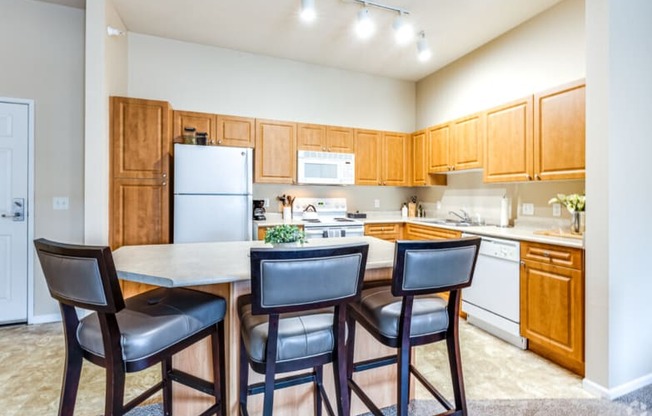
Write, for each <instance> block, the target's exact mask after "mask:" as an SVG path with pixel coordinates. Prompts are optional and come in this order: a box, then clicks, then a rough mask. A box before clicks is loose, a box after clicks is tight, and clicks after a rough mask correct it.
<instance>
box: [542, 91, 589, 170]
mask: <svg viewBox="0 0 652 416" xmlns="http://www.w3.org/2000/svg"><path fill="white" fill-rule="evenodd" d="M584 95H585V86H584V81H582V82H579V83H578V82H576V83H573V84H568V85H565V86H563V87H561V88H556V89H554V90H552V91H547V92H544V93H541V94H537V95H535V96H534V170H535V179H536V180H543V181H545V180H558V179H583V178H584V172H585V166H586V163H585V135H586V134H585V112H586V111H585V108H586V105H585V98H584Z"/></svg>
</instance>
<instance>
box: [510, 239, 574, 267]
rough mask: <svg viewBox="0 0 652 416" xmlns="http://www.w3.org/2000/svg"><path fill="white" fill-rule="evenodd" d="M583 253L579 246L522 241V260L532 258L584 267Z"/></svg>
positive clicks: (539, 260) (561, 264) (549, 262)
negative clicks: (571, 246)
mask: <svg viewBox="0 0 652 416" xmlns="http://www.w3.org/2000/svg"><path fill="white" fill-rule="evenodd" d="M582 254H583V253H582V250H581V249H579V248H570V247H562V246H556V245H551V244H540V243H529V242H522V243H521V260H532V261H538V262H540V263H547V264H554V265H557V266H564V267H570V268H572V269H582Z"/></svg>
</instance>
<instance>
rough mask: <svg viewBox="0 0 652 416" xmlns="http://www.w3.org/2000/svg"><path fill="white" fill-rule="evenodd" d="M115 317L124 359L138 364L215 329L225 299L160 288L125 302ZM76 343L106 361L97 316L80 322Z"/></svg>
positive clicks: (183, 290)
mask: <svg viewBox="0 0 652 416" xmlns="http://www.w3.org/2000/svg"><path fill="white" fill-rule="evenodd" d="M125 304H126V308H125V309H123V310H121V311H120V312H118V313H117V314H116V319H117V321H118V326H119V327H120V331H121V339H120V343H121V344H122V359H123V360H125V361H136V360H140V359H143V358H145V357H149V356H151V355H154V354H156V353H158V352H160V351H162V350H164V349H166V348H167V347H169V346H171V345H174V344H176V343H178V342H180V341H181V340H184V339H186V338H188V337H189V336H191V335H193V334H195V333H196V332H199V331H201V330H202V329H204V328H207V327H209V326H212V325H215V324H216V323H218V322H219V321H221V320H223V319H224V315H225V313H226V302H225V300H224V299H222V298H218V297H216V296H213V295H210V294H207V293H203V292H199V291H197V290H191V289H184V288H172V289H167V288H158V289H154V290H151V291H149V292H145V293H141V294H139V295H136V296H134V297H131V298H129V299H126V300H125ZM77 339H78V341H79V344H80V345H81V347H82V348H83V349H85V350H87V351H89V352H92V353H93V354H96V355H99V356H101V357H104V345H103V342H102V330H101V329H100V322H99V319H98V317H97V314H96V313H93V314H91V315H89V316H87V317H85V318H84V319H82V320H80V323H79V327H78V328H77Z"/></svg>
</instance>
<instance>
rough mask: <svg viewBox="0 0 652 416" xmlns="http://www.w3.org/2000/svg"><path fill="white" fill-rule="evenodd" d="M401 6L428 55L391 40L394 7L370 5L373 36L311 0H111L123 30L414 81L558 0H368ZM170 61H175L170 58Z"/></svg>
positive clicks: (337, 5) (341, 4)
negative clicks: (306, 11) (310, 18)
mask: <svg viewBox="0 0 652 416" xmlns="http://www.w3.org/2000/svg"><path fill="white" fill-rule="evenodd" d="M375 1H376V2H379V3H383V4H386V5H390V6H394V7H398V8H402V9H406V10H408V11H409V12H410V15H409V16H408V18H409V20H410V21H412V23H413V24H414V26H415V27H416V29H417V30H423V31H425V34H426V37H427V40H428V43H429V45H430V47H431V49H432V52H433V56H432V58H431V59H430V60H429V61H428V62H425V63H424V62H420V61H418V59H417V54H416V41H415V42H412V43H410V44H409V45H406V46H397V45H396V44H395V42H394V38H393V31H392V29H391V25H392V21H393V19H394V18H395V17H396V15H397V13H392V12H389V11H385V10H380V9H376V8H371V9H370V10H371V13H372V15H373V18H374V20H375V22H376V27H377V29H376V34H375V35H374V36H373V37H372V38H371V39H368V40H366V41H361V40H359V39H357V38H356V36H355V34H354V32H353V23H354V22H355V16H356V13H357V11H358V10H359V9H360V8H361V6H360V5H359V4H358V3H356V2H354V1H353V0H316V1H315V3H316V8H317V19H316V20H315V21H314V22H312V23H311V24H306V23H304V22H302V21H301V20H300V19H299V16H298V15H299V11H300V4H301V1H300V0H113V3H114V4H115V7H116V9H117V11H118V13H119V14H120V16H121V17H122V19H123V22H124V23H125V25H126V26H127V29H128V30H129V31H130V32H136V33H142V34H148V35H153V36H160V37H164V38H171V39H178V40H182V41H187V42H194V43H200V44H205V45H213V46H219V47H222V48H229V49H235V50H239V51H245V52H251V53H256V54H263V55H269V56H274V57H279V58H286V59H292V60H296V61H301V62H308V63H313V64H317V65H323V66H328V67H335V68H341V69H347V70H352V71H359V72H364V73H369V74H375V75H381V76H386V77H390V78H397V79H403V80H410V81H417V80H419V79H421V78H423V77H425V76H427V75H429V74H431V73H433V72H435V71H436V70H438V69H440V68H442V67H443V66H445V65H447V64H449V63H451V62H453V61H455V60H457V59H459V58H460V57H462V56H464V55H466V54H467V53H469V52H471V51H472V50H474V49H476V48H478V47H479V46H481V45H483V44H485V43H487V42H489V41H490V40H492V39H494V38H496V37H498V36H500V35H501V34H503V33H505V32H507V31H509V30H510V29H512V28H514V27H516V26H518V25H519V24H521V23H523V22H525V21H526V20H528V19H530V18H532V17H533V16H535V15H537V14H539V13H541V12H542V11H544V10H546V9H548V8H550V7H551V6H553V5H555V4H556V3H559V2H560V1H561V0H375ZM170 59H174V57H173V56H171V57H170Z"/></svg>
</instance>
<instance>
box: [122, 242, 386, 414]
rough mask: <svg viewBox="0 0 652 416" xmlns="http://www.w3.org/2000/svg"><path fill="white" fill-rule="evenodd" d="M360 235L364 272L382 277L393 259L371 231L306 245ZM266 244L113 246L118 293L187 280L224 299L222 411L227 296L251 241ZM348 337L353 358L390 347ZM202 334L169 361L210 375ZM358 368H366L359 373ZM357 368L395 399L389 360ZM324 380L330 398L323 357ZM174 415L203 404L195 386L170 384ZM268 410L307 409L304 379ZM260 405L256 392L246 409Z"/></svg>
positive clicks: (379, 394) (245, 267) (377, 395)
mask: <svg viewBox="0 0 652 416" xmlns="http://www.w3.org/2000/svg"><path fill="white" fill-rule="evenodd" d="M357 242H363V243H368V244H369V254H368V259H367V267H366V272H365V280H376V279H388V278H390V277H391V270H392V265H393V261H394V244H393V243H389V242H386V241H383V240H379V239H376V238H373V237H346V238H339V239H337V240H333V239H316V240H310V241H309V242H308V243H306V245H307V246H308V247H319V246H329V245H335V244H349V243H357ZM265 246H268V247H269V245H266V244H264V243H263V242H262V241H238V242H217V243H187V244H160V245H143V246H125V247H121V248H119V249H117V250H115V252H114V253H113V259H114V262H115V266H116V270H117V272H118V277H119V278H120V279H121V285H122V289H123V293H124V296H125V297H129V296H133V295H135V294H137V293H141V292H144V291H147V290H150V289H152V288H154V287H157V286H165V287H181V286H184V287H192V288H193V289H197V290H201V291H205V292H210V293H214V294H216V295H219V296H222V297H224V298H225V299H226V300H227V314H226V317H225V332H226V335H225V337H226V339H225V347H226V354H227V363H226V378H227V380H226V383H227V397H228V400H227V408H228V410H227V412H226V414H229V415H235V414H238V398H237V395H238V391H237V386H238V380H239V376H238V359H239V357H238V348H237V345H238V340H239V332H240V323H239V321H238V319H237V313H236V309H235V308H236V306H235V305H236V302H235V300H236V299H237V298H238V297H239V296H241V295H243V294H246V293H249V291H250V263H249V250H250V248H252V247H265ZM358 333H359V334H360V336H359V337H357V338H358V339H356V347H357V348H356V357H355V359H356V360H360V359H362V358H370V357H375V356H380V355H387V354H390V353H392V352H393V351H392V350H389V349H387V348H385V347H382V346H381V345H380V344H379V343H377V342H376V341H375V340H373V339H372V338H371V337H368V336H366V333H365V331H358ZM209 354H210V349H209V343H208V339H207V340H204V341H202V342H200V343H198V344H197V345H196V346H195V347H193V348H189V349H188V350H186V351H182V352H181V353H179V354H177V355H176V356H175V357H174V365H175V366H176V367H178V368H181V369H184V370H185V371H187V372H190V373H191V374H196V375H197V376H200V377H205V378H207V379H211V378H212V373H211V370H210V365H209V364H208V363H209V362H210V361H209ZM365 373H369V374H368V375H366V374H365ZM365 373H362V374H361V377H360V379H358V380H359V383H361V384H362V385H366V386H367V389H368V391H369V392H370V393H371V395H372V397H374V400H376V403H377V404H378V405H380V406H381V407H382V406H387V405H390V404H392V403H393V402H394V401H395V397H396V393H395V382H394V380H395V377H396V375H395V369H394V366H389V367H384V368H379V369H377V370H374V371H368V372H365ZM249 377H250V382H256V381H261V380H263V377H262V376H261V375H259V374H256V373H253V372H252V371H251V370H250V373H249ZM324 385H325V387H326V389H327V391H328V392H329V397H333V398H334V391H333V390H334V389H333V387H332V370H331V367H330V365H329V366H328V368H326V369H325V370H324ZM173 395H174V409H173V414H175V415H193V414H198V413H201V412H202V411H203V410H204V409H206V408H207V407H208V406H209V405H210V397H209V396H205V395H202V394H201V393H197V392H195V391H193V390H191V389H188V388H186V387H184V386H180V385H178V384H175V385H174V387H173ZM274 397H275V402H274V410H275V413H276V414H283V415H287V416H292V415H297V416H298V415H306V414H312V413H313V407H312V387H311V386H310V385H305V386H297V387H293V388H289V389H283V390H278V391H276V393H275V396H274ZM352 406H353V408H352V414H359V413H364V412H366V411H367V410H366V409H365V408H364V406H363V405H362V404H361V403H360V402H359V401H358V400H357V399H354V400H352ZM261 408H262V396H261V395H257V396H252V397H251V398H250V400H249V411H250V413H251V414H258V413H260V410H261Z"/></svg>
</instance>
